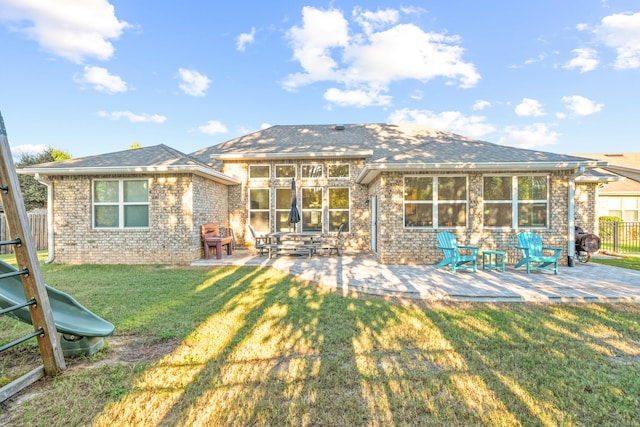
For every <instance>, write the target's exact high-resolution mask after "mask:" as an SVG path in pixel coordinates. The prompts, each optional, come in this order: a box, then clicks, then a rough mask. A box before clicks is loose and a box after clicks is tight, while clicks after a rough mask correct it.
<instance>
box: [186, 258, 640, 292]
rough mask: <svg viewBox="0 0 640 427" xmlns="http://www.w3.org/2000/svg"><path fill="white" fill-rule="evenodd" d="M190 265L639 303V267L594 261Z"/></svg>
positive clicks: (351, 282)
mask: <svg viewBox="0 0 640 427" xmlns="http://www.w3.org/2000/svg"><path fill="white" fill-rule="evenodd" d="M191 265H192V266H209V267H215V266H226V265H245V266H264V267H267V266H268V267H272V268H275V269H277V270H280V271H283V272H285V273H287V274H290V275H293V276H297V277H299V278H300V279H302V280H309V281H312V282H316V283H318V284H320V285H322V286H327V287H331V288H335V289H338V290H343V291H345V292H351V291H355V292H362V293H367V294H372V295H383V296H393V297H398V298H410V299H423V300H433V301H435V300H442V301H477V302H483V301H484V302H634V303H638V302H640V271H637V270H628V269H624V268H617V267H609V266H605V265H599V264H595V263H584V264H583V263H576V265H575V267H560V269H559V274H558V275H557V276H556V275H554V274H553V273H552V272H548V271H545V272H532V273H531V274H526V272H525V271H524V268H520V269H517V270H516V269H514V268H513V266H509V265H507V268H506V270H505V272H504V273H503V272H501V271H496V270H493V271H490V272H489V271H482V267H481V264H480V265H479V267H478V272H477V273H473V272H470V271H459V272H457V273H456V274H455V275H454V274H452V273H451V269H450V268H449V269H447V268H440V269H435V268H434V267H433V266H431V265H419V266H408V265H384V264H380V263H378V262H377V261H376V260H375V258H374V257H373V256H372V255H371V254H369V253H349V252H347V253H344V254H343V255H342V256H340V257H337V256H324V255H318V256H314V257H313V258H311V259H309V258H307V257H296V256H282V257H278V258H275V259H268V258H267V257H266V256H256V255H254V254H253V253H252V252H250V251H246V250H234V252H233V255H226V254H224V255H223V256H222V259H220V260H217V259H215V257H212V258H211V259H207V260H204V259H203V260H198V261H195V262H194V263H192V264H191Z"/></svg>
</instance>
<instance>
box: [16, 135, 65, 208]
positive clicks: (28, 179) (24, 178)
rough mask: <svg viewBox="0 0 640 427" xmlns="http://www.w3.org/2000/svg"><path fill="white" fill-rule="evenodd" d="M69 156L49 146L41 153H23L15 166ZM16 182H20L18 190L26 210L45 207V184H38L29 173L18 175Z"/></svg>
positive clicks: (21, 166) (54, 160)
mask: <svg viewBox="0 0 640 427" xmlns="http://www.w3.org/2000/svg"><path fill="white" fill-rule="evenodd" d="M70 158H71V155H70V154H69V153H67V152H66V151H62V150H59V149H57V148H53V147H49V148H47V149H46V150H45V151H43V152H41V153H37V154H23V155H22V157H20V160H19V161H18V162H17V163H16V168H18V169H19V168H24V167H26V166H32V165H39V164H41V163H49V162H59V161H61V160H66V159H70ZM18 182H19V183H20V191H22V198H23V199H24V207H25V209H26V210H27V211H30V210H33V209H41V208H46V207H47V187H46V186H45V185H43V184H40V183H39V182H38V181H37V180H36V179H35V178H34V177H32V176H30V175H22V174H20V175H18Z"/></svg>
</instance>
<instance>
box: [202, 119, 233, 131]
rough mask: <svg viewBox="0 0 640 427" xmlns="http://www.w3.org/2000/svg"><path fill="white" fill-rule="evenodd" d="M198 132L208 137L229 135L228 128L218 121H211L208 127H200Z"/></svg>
mask: <svg viewBox="0 0 640 427" xmlns="http://www.w3.org/2000/svg"><path fill="white" fill-rule="evenodd" d="M198 132H201V133H206V134H207V135H215V134H216V133H227V132H228V130H227V127H226V126H225V125H223V124H222V123H220V122H219V121H216V120H210V121H208V122H207V124H206V125H204V126H200V127H198Z"/></svg>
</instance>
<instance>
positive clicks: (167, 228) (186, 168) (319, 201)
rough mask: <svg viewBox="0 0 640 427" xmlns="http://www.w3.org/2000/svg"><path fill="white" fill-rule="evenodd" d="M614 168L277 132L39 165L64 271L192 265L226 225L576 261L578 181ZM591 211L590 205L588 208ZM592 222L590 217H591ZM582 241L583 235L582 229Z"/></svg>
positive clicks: (381, 130)
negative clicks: (439, 237) (449, 234)
mask: <svg viewBox="0 0 640 427" xmlns="http://www.w3.org/2000/svg"><path fill="white" fill-rule="evenodd" d="M603 165H605V163H604V162H599V161H596V160H590V159H585V158H581V157H575V156H567V155H560V154H553V153H546V152H541V151H532V150H523V149H518V148H513V147H507V146H501V145H497V144H492V143H489V142H484V141H478V140H474V139H470V138H466V137H463V136H460V135H455V134H451V133H447V132H442V131H437V130H433V129H430V128H425V127H423V126H419V125H416V124H402V125H396V124H362V125H337V126H334V125H309V126H297V125H295V126H294V125H292V126H273V127H270V128H268V129H265V130H262V131H258V132H254V133H251V134H248V135H245V136H242V137H239V138H235V139H232V140H229V141H226V142H223V143H221V144H218V145H215V146H212V147H208V148H204V149H202V150H199V151H196V152H195V153H192V154H190V155H186V154H183V153H181V152H179V151H177V150H174V149H172V148H170V147H167V146H165V145H158V146H153V147H146V148H139V149H135V150H126V151H122V152H117V153H109V154H103V155H98V156H91V157H85V158H80V159H70V160H65V161H62V162H56V163H48V164H41V165H34V166H30V167H27V168H24V169H22V170H20V171H19V173H26V174H32V175H35V176H36V177H38V179H40V180H41V181H42V182H44V183H46V184H47V185H48V187H49V201H50V203H49V213H50V215H49V216H50V219H49V221H50V224H51V226H50V230H52V232H51V236H50V245H49V247H50V258H51V259H54V258H55V260H56V261H58V262H61V263H175V264H183V263H189V262H191V261H193V260H196V259H198V258H200V257H201V256H202V243H201V242H200V225H201V224H203V223H207V222H219V223H220V224H221V225H224V226H226V227H230V228H231V229H232V230H233V233H234V236H235V240H236V245H237V246H240V247H242V246H251V245H252V244H253V241H252V239H251V238H250V237H249V236H250V234H249V233H248V225H251V226H252V227H253V228H254V229H255V230H256V231H257V232H258V233H259V234H261V233H268V232H273V231H280V230H289V229H290V228H289V225H287V223H286V217H287V215H288V212H289V209H290V203H291V181H292V179H295V183H296V195H297V199H298V208H299V209H300V212H301V217H302V221H301V222H300V223H299V224H297V225H296V231H298V232H302V233H305V232H309V233H324V234H333V233H336V231H337V229H338V227H339V225H340V224H342V223H344V224H345V227H344V236H345V240H344V245H345V248H346V249H352V250H361V251H371V252H373V253H374V254H375V255H376V257H377V258H378V260H379V261H380V262H382V263H390V264H412V263H416V264H433V263H435V262H437V261H438V260H439V259H440V258H441V254H440V253H439V251H437V250H436V249H435V246H436V233H437V232H438V231H442V230H450V231H453V232H454V233H456V234H457V235H458V239H459V242H460V244H472V245H477V246H481V247H482V249H485V250H487V249H496V248H498V249H501V250H506V251H507V261H508V262H514V261H515V260H516V259H517V257H518V256H519V254H517V252H516V250H515V249H514V246H515V242H516V235H517V233H518V232H520V231H523V230H534V231H536V232H538V233H539V234H541V235H542V238H543V239H544V241H545V244H548V245H550V246H559V247H563V248H566V253H565V254H564V255H565V257H563V260H564V261H565V263H566V261H567V258H566V256H572V255H573V231H572V230H573V226H574V222H575V220H576V216H578V215H583V214H584V213H579V214H578V215H576V196H578V199H579V200H585V199H586V200H588V199H590V198H594V197H595V192H596V185H595V184H594V185H591V184H590V183H585V184H581V185H576V177H578V176H581V175H583V174H585V173H586V172H587V171H588V170H589V169H591V168H595V167H598V166H603ZM578 207H579V208H580V207H581V205H578ZM588 216H589V215H587V217H588ZM570 230H571V232H570Z"/></svg>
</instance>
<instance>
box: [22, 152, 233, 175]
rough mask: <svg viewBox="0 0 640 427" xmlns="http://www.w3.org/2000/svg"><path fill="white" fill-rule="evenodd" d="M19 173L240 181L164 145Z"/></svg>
mask: <svg viewBox="0 0 640 427" xmlns="http://www.w3.org/2000/svg"><path fill="white" fill-rule="evenodd" d="M18 172H20V173H23V174H28V175H35V174H41V175H98V174H99V175H113V174H149V173H166V172H177V173H194V174H196V175H201V176H204V177H206V178H209V179H213V180H214V181H218V182H221V183H223V184H239V183H240V181H239V180H238V179H237V178H235V177H230V176H227V175H224V174H222V173H220V172H218V171H216V170H214V169H212V168H211V167H210V166H209V165H207V164H205V163H203V162H201V161H200V160H198V159H196V158H194V157H192V156H190V155H187V154H184V153H182V152H180V151H178V150H175V149H173V148H171V147H168V146H166V145H164V144H160V145H154V146H152V147H143V148H135V149H130V150H124V151H118V152H115V153H107V154H99V155H95V156H88V157H80V158H77V159H68V160H62V161H59V162H50V163H42V164H39V165H32V166H27V167H24V168H22V169H20V170H19V171H18Z"/></svg>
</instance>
